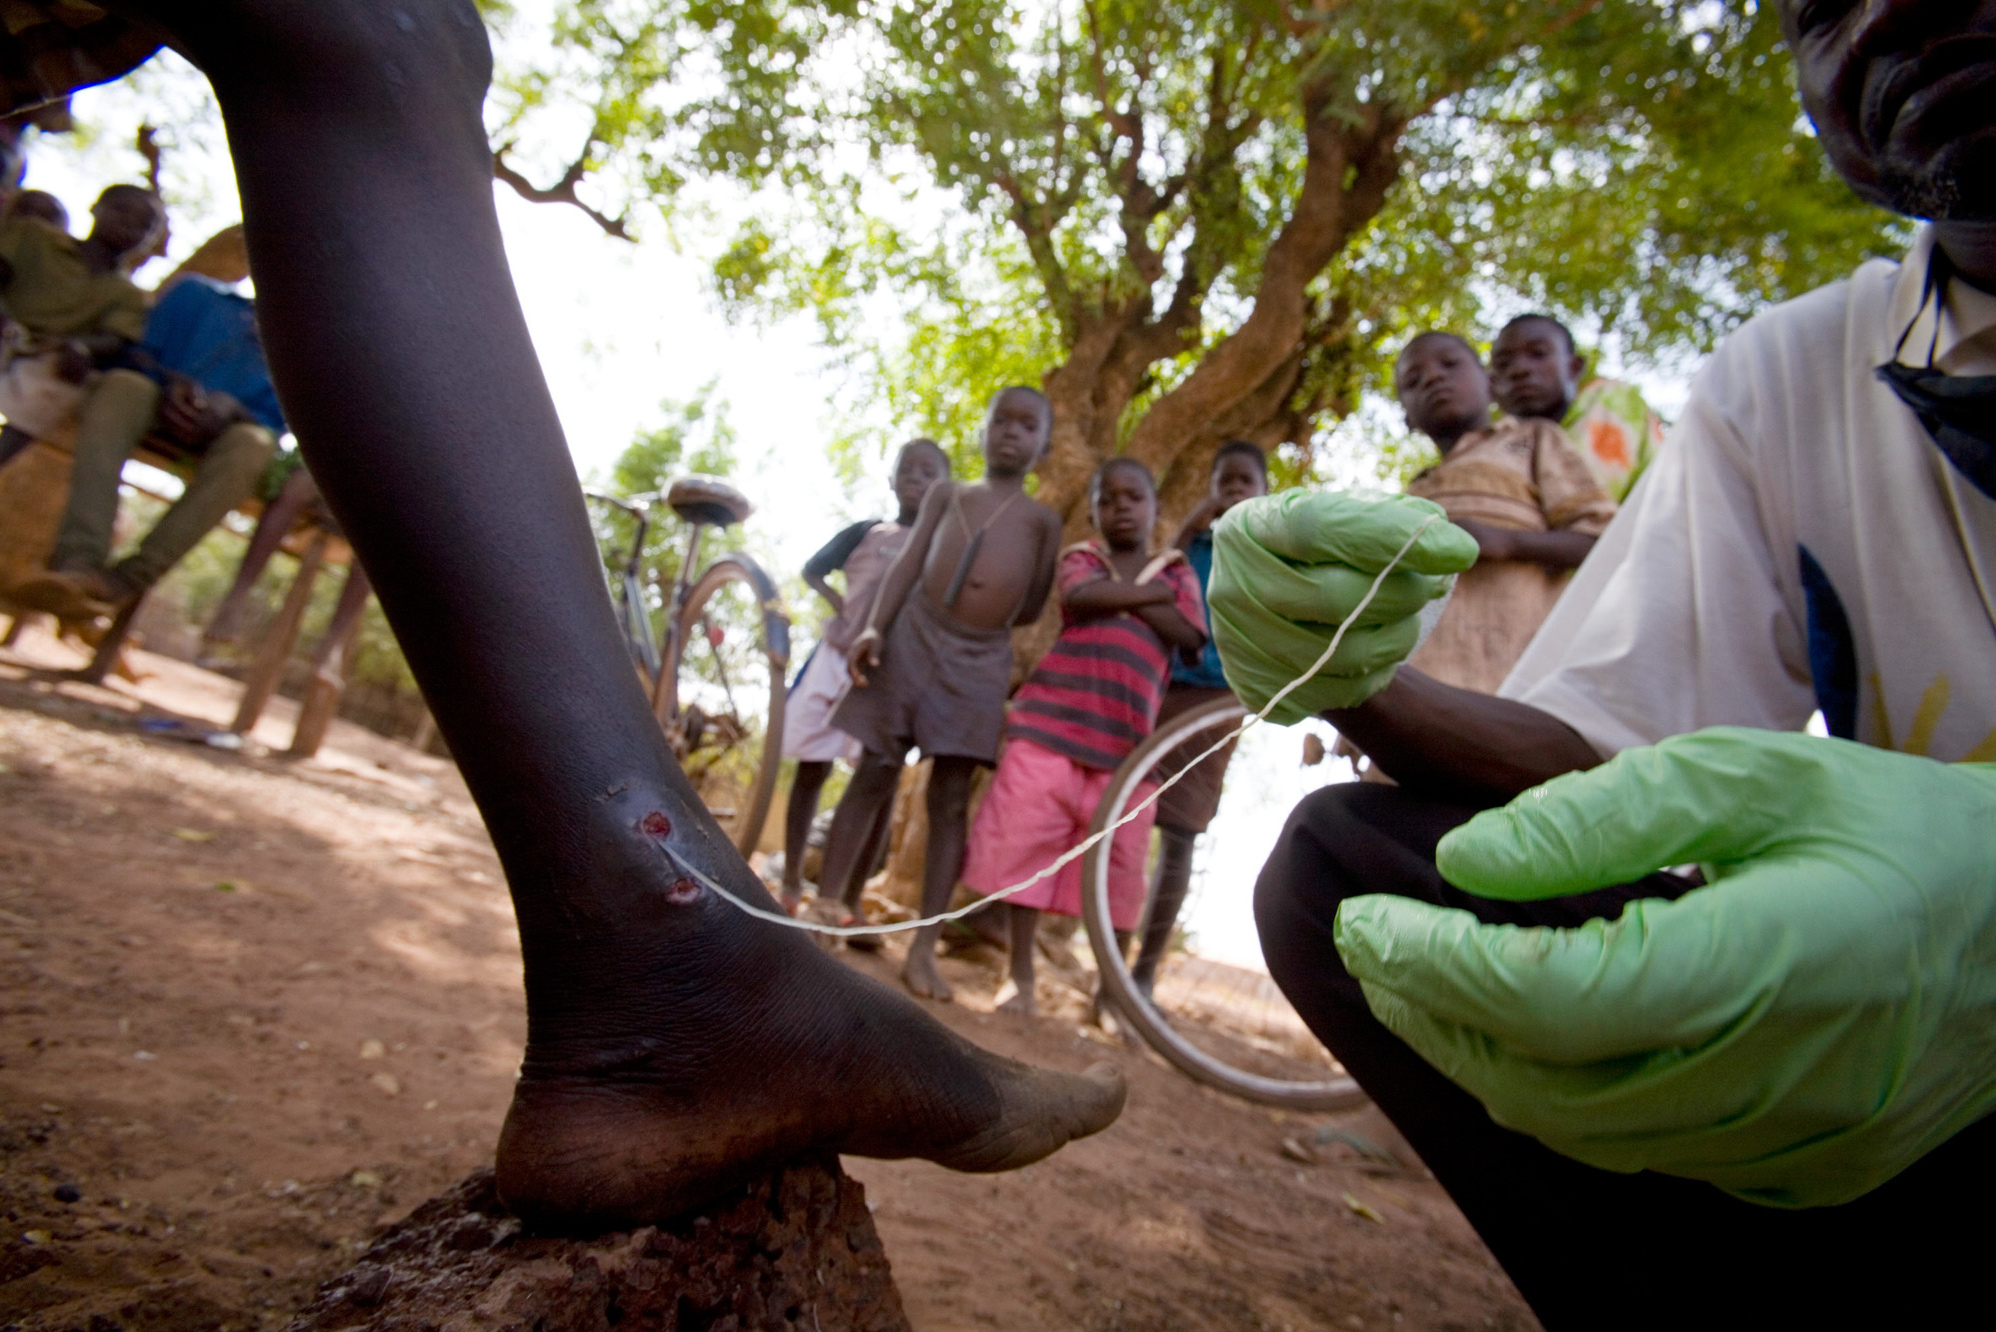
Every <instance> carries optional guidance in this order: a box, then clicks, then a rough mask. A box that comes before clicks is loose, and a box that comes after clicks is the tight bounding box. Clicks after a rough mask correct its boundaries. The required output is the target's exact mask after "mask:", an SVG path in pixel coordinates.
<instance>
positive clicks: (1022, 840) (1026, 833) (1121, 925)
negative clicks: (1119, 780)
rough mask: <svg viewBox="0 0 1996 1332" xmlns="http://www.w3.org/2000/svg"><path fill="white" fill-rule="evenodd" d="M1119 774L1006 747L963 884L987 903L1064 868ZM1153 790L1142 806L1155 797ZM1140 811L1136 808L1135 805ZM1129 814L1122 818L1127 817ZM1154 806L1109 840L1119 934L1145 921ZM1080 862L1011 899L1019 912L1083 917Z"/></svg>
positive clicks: (1028, 744) (1018, 743)
mask: <svg viewBox="0 0 1996 1332" xmlns="http://www.w3.org/2000/svg"><path fill="white" fill-rule="evenodd" d="M1113 775H1114V774H1112V773H1107V772H1103V771H1101V770H1100V769H1097V768H1087V767H1083V766H1082V765H1081V764H1079V763H1076V762H1075V761H1074V760H1073V759H1070V758H1068V757H1066V756H1065V755H1062V754H1056V753H1054V752H1053V751H1052V750H1051V749H1047V748H1044V747H1043V746H1040V745H1036V744H1034V743H1033V742H1032V741H1030V740H1017V739H1014V740H1008V741H1006V742H1005V753H1004V755H1003V757H1001V758H1000V759H999V760H998V771H997V773H996V774H995V775H994V776H993V777H992V779H991V789H990V790H989V791H988V792H986V793H985V796H984V804H983V805H982V806H981V807H979V809H978V811H977V824H976V826H975V827H974V828H972V829H971V832H970V850H969V853H968V854H967V855H966V856H965V857H964V865H963V883H964V886H965V887H967V888H969V889H970V890H971V891H972V892H976V893H982V894H986V895H989V894H991V893H995V892H997V891H998V890H1000V889H1002V888H1009V887H1011V886H1012V885H1013V884H1016V883H1022V882H1024V881H1025V880H1027V879H1030V878H1032V877H1033V875H1035V874H1037V873H1038V872H1039V871H1041V870H1043V869H1045V868H1046V867H1047V866H1048V865H1051V864H1052V863H1053V862H1054V861H1056V860H1058V859H1059V858H1060V856H1061V854H1062V853H1063V852H1065V851H1067V850H1068V849H1069V848H1070V847H1073V846H1076V845H1078V844H1079V843H1080V842H1081V841H1082V840H1083V839H1084V838H1086V837H1087V836H1088V827H1089V825H1090V824H1091V823H1093V822H1094V820H1095V807H1096V806H1097V805H1099V804H1101V803H1102V794H1103V792H1105V791H1106V790H1108V788H1109V779H1110V777H1112V776H1113ZM1151 789H1152V784H1151V783H1148V782H1147V783H1145V784H1144V785H1143V786H1142V787H1140V788H1138V791H1137V795H1136V799H1137V800H1141V799H1143V798H1144V797H1145V796H1147V795H1149V794H1150V792H1151ZM1133 803H1134V802H1133ZM1128 812H1129V811H1128V810H1127V809H1125V810H1124V813H1128ZM1155 813H1156V806H1151V807H1150V808H1148V809H1146V810H1144V812H1143V813H1141V814H1139V815H1138V816H1137V817H1136V818H1134V819H1132V820H1131V821H1130V822H1128V823H1126V824H1124V825H1123V826H1122V827H1121V828H1120V829H1118V830H1117V832H1116V835H1115V836H1114V837H1113V838H1112V839H1110V849H1109V919H1110V921H1111V922H1112V923H1113V924H1114V925H1115V927H1116V928H1117V929H1118V930H1133V929H1135V928H1136V927H1137V925H1138V923H1139V922H1140V921H1141V920H1142V919H1143V914H1144V899H1145V897H1146V896H1147V894H1148V892H1149V885H1148V884H1147V882H1146V876H1145V873H1144V869H1145V861H1146V860H1147V859H1148V858H1149V853H1150V830H1151V822H1152V819H1153V817H1154V816H1155ZM1086 859H1087V858H1086V857H1085V856H1084V857H1077V858H1076V859H1075V860H1074V861H1073V862H1072V863H1070V864H1067V865H1064V866H1062V867H1061V869H1060V871H1059V872H1058V873H1056V874H1051V875H1048V876H1047V877H1046V878H1044V879H1042V880H1040V881H1039V882H1038V883H1036V884H1034V885H1033V886H1032V887H1030V888H1028V889H1026V890H1025V891H1024V892H1022V893H1018V894H1016V895H1015V896H1012V897H1009V898H1006V899H1005V900H1006V901H1008V902H1011V903H1012V904H1013V905H1015V906H1022V907H1034V908H1037V909H1038V910H1041V911H1052V912H1056V913H1058V914H1060V915H1063V916H1079V915H1080V914H1081V866H1082V865H1083V863H1084V862H1085V861H1086Z"/></svg>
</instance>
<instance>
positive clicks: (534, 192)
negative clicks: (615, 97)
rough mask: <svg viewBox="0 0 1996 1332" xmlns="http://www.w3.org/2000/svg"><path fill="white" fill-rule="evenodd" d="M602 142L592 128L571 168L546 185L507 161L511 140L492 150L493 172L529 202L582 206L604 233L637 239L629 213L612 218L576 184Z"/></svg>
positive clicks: (584, 173) (579, 182) (498, 178)
mask: <svg viewBox="0 0 1996 1332" xmlns="http://www.w3.org/2000/svg"><path fill="white" fill-rule="evenodd" d="M600 142H602V140H601V139H599V138H597V136H596V133H595V131H593V130H592V131H590V134H589V140H588V142H586V143H584V144H583V145H582V151H581V153H579V154H578V155H577V156H576V159H575V161H574V162H572V163H570V164H569V168H568V170H566V171H564V172H562V175H561V179H560V180H558V181H556V182H555V183H554V184H553V185H550V186H547V187H546V188H543V187H541V186H538V185H536V184H534V183H533V182H532V181H530V180H528V179H527V178H526V177H525V176H523V175H521V174H520V173H519V172H518V171H516V170H515V169H514V168H513V166H512V164H511V163H509V162H508V161H507V160H506V154H507V153H509V152H511V151H513V147H514V145H512V144H510V143H508V144H505V145H503V146H501V147H499V148H497V149H494V150H493V153H492V175H493V177H494V179H497V180H500V181H503V182H504V183H505V184H507V185H510V186H512V187H513V193H515V194H517V195H519V196H520V197H521V198H522V199H525V200H526V201H527V202H528V203H560V204H567V205H569V206H570V207H572V208H579V209H581V210H582V212H583V213H584V214H585V215H587V217H588V218H589V220H590V221H591V222H594V223H595V224H596V225H597V226H599V227H601V228H603V234H604V235H606V236H613V237H615V238H616V239H618V240H621V241H633V242H635V238H634V237H633V236H632V235H631V232H630V228H629V226H628V223H629V221H630V218H629V216H628V215H626V216H624V217H611V216H609V215H608V214H606V213H603V212H600V211H598V210H597V209H595V208H592V207H590V206H589V205H588V204H586V203H584V202H583V201H582V199H581V198H580V197H579V196H578V195H577V194H576V192H575V187H576V186H577V185H580V184H581V183H582V179H583V177H584V176H587V175H588V174H589V154H590V153H591V152H593V151H595V148H596V145H597V144H598V143H600Z"/></svg>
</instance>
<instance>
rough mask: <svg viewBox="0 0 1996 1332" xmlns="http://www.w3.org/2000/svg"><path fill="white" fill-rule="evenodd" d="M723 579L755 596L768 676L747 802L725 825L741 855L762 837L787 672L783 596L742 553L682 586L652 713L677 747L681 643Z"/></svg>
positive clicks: (772, 790) (779, 748) (777, 760)
mask: <svg viewBox="0 0 1996 1332" xmlns="http://www.w3.org/2000/svg"><path fill="white" fill-rule="evenodd" d="M729 583H740V584H742V585H743V586H745V587H746V588H747V589H748V590H749V592H750V593H751V594H752V595H753V596H754V597H755V600H756V605H757V606H758V608H759V609H760V617H759V621H758V627H759V647H760V654H759V655H760V657H761V659H762V662H763V663H764V665H765V666H766V667H767V670H768V676H769V678H768V685H767V693H768V698H769V713H768V721H767V722H766V723H765V724H764V726H763V735H762V741H761V743H760V745H759V746H758V749H759V751H760V752H758V753H757V754H756V756H755V757H756V772H755V776H754V778H753V780H752V781H751V782H750V783H749V785H748V790H747V792H746V795H747V805H746V808H743V809H740V810H738V811H737V812H736V814H735V817H734V818H733V819H731V820H728V821H727V824H726V826H727V832H728V836H729V839H730V840H731V841H733V842H734V844H735V849H736V850H737V851H740V852H741V853H742V854H743V855H744V856H746V855H748V854H749V853H751V852H752V851H754V850H755V847H756V843H757V842H758V841H760V840H761V838H762V829H763V825H764V824H765V823H767V822H768V820H769V808H770V805H771V803H772V801H773V800H774V798H775V794H776V778H777V771H778V769H779V768H780V767H781V766H782V762H783V704H784V699H785V698H786V696H787V694H788V690H789V685H788V675H789V670H790V618H789V617H788V616H787V615H785V614H784V613H783V598H782V596H781V594H780V593H778V591H777V588H776V582H775V580H774V579H772V578H771V577H770V576H769V575H768V574H767V573H765V572H764V571H763V568H762V566H761V565H759V564H757V563H756V562H755V561H754V560H753V559H751V558H749V557H748V556H747V555H743V554H740V553H735V554H729V555H723V556H721V557H720V558H719V559H717V560H715V561H714V562H713V563H712V564H710V565H708V566H707V567H706V568H705V569H703V570H701V571H700V576H699V577H698V578H696V579H694V580H693V584H692V586H691V587H689V588H688V589H687V592H686V600H685V601H684V602H683V603H682V604H681V605H680V607H679V609H678V612H677V615H676V617H675V620H674V623H673V626H672V629H671V631H670V632H669V633H668V634H667V637H666V656H665V660H664V662H663V664H662V666H661V669H660V671H659V675H658V687H657V688H656V689H655V690H654V691H653V693H652V711H653V713H654V714H655V715H656V716H657V717H658V720H659V724H660V725H661V726H663V727H664V728H665V731H666V735H667V736H668V737H670V738H672V739H673V744H674V748H675V750H677V749H678V748H679V745H680V740H679V738H678V732H679V715H680V706H679V705H680V696H679V695H680V690H679V672H680V668H681V666H682V665H683V664H684V662H685V656H686V645H687V644H688V643H690V642H692V641H693V635H695V634H697V633H701V632H702V629H701V621H702V619H703V618H704V617H705V614H706V609H707V603H708V602H710V601H712V600H713V598H714V594H715V593H717V592H719V591H720V590H721V589H722V588H723V587H725V586H727V585H728V584H729ZM679 757H680V758H681V759H682V761H683V760H684V759H685V757H686V755H684V754H680V755H679Z"/></svg>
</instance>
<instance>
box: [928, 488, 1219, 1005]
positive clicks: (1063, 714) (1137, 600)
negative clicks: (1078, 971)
mask: <svg viewBox="0 0 1996 1332" xmlns="http://www.w3.org/2000/svg"><path fill="white" fill-rule="evenodd" d="M1088 501H1089V508H1090V509H1091V510H1092V516H1093V517H1094V519H1095V530H1096V531H1097V532H1099V533H1100V534H1101V535H1100V536H1099V537H1098V538H1096V539H1095V540H1091V541H1084V542H1081V543H1080V544H1078V545H1074V546H1070V547H1068V548H1067V550H1066V551H1064V552H1062V554H1061V559H1060V574H1059V577H1060V620H1061V626H1060V637H1059V638H1056V639H1055V640H1054V644H1053V646H1052V647H1051V648H1049V649H1047V654H1046V655H1045V656H1044V657H1041V658H1040V661H1039V665H1038V666H1036V667H1034V668H1033V673H1032V674H1031V675H1030V676H1028V677H1026V683H1025V684H1023V685H1021V686H1020V688H1019V692H1018V694H1017V695H1016V696H1014V698H1013V700H1012V715H1011V718H1010V720H1009V722H1008V723H1007V726H1006V739H1005V754H1004V757H1003V758H1001V759H1000V760H999V762H998V772H997V774H996V775H995V776H994V777H992V779H991V790H990V791H989V792H988V793H986V795H985V797H984V803H983V805H981V806H980V807H979V808H978V811H977V826H976V828H975V829H974V830H973V831H972V832H971V835H970V854H969V856H968V858H967V859H966V860H965V862H964V867H963V883H964V886H965V887H966V888H969V889H971V890H972V891H973V892H977V893H984V894H989V893H995V892H998V891H1000V890H1002V889H1005V888H1009V887H1011V886H1012V885H1013V884H1016V883H1022V882H1024V881H1025V880H1027V879H1030V878H1031V877H1032V876H1033V875H1035V874H1038V873H1039V872H1040V871H1042V870H1044V869H1046V868H1047V867H1048V866H1049V865H1051V864H1053V862H1054V861H1055V860H1057V859H1059V858H1060V856H1061V855H1062V854H1063V853H1064V852H1066V851H1067V850H1068V849H1069V848H1070V847H1073V846H1075V845H1077V844H1078V843H1080V842H1081V841H1082V840H1083V839H1084V838H1086V837H1087V836H1088V828H1089V824H1090V823H1091V822H1092V821H1093V820H1094V818H1095V807H1096V806H1097V805H1099V804H1101V803H1102V795H1103V792H1104V791H1105V790H1106V789H1107V787H1108V785H1109V779H1110V778H1111V777H1112V776H1114V775H1115V772H1116V768H1117V766H1118V765H1119V764H1121V763H1122V761H1123V760H1124V759H1125V758H1127V757H1128V756H1129V753H1130V751H1131V750H1132V749H1135V748H1136V747H1137V745H1138V744H1140V743H1142V741H1143V738H1144V737H1145V736H1147V735H1149V734H1150V731H1151V727H1152V726H1153V725H1154V724H1155V723H1156V721H1157V709H1158V705H1159V703H1161V702H1162V701H1163V699H1164V690H1165V685H1166V683H1167V682H1168V681H1169V680H1170V678H1171V659H1172V657H1174V656H1176V655H1178V654H1180V653H1191V654H1193V655H1194V656H1197V654H1198V653H1199V651H1200V649H1201V648H1203V647H1205V646H1206V601H1205V598H1204V596H1202V595H1201V593H1200V591H1199V576H1198V575H1197V574H1196V573H1194V572H1193V571H1192V567H1191V566H1190V565H1189V564H1187V563H1186V561H1185V556H1184V555H1183V554H1182V553H1181V552H1179V551H1176V550H1167V551H1165V552H1164V553H1163V554H1162V555H1157V556H1153V555H1152V554H1151V550H1150V541H1151V533H1152V532H1153V530H1154V529H1155V528H1156V526H1157V489H1156V487H1155V485H1154V484H1153V483H1152V481H1151V476H1150V472H1149V471H1148V470H1147V469H1146V468H1145V467H1144V465H1143V464H1142V463H1140V462H1138V461H1137V460H1136V459H1135V458H1111V459H1109V461H1107V462H1105V463H1103V464H1102V466H1101V467H1100V468H1098V469H1097V470H1096V472H1095V476H1094V479H1093V480H1092V481H1091V482H1090V483H1089V487H1088ZM1149 790H1150V788H1149V787H1145V788H1144V791H1145V793H1146V794H1148V793H1149ZM1155 809H1156V807H1155V806H1152V807H1151V808H1149V809H1146V810H1144V811H1143V812H1142V813H1141V814H1139V815H1138V816H1137V817H1136V818H1134V819H1132V820H1131V821H1130V822H1128V823H1126V824H1124V825H1123V826H1122V828H1120V829H1119V830H1117V832H1116V835H1115V836H1114V837H1113V838H1112V839H1111V840H1110V850H1109V878H1110V884H1109V898H1110V906H1111V911H1110V916H1111V920H1112V921H1113V923H1114V925H1115V928H1116V930H1117V932H1118V933H1119V934H1124V935H1127V933H1128V932H1129V931H1131V930H1134V929H1135V928H1136V927H1137V920H1138V918H1139V917H1140V916H1142V915H1143V910H1144V859H1145V855H1146V853H1147V852H1148V851H1149V850H1150V828H1151V819H1152V817H1153V814H1154V811H1155ZM1008 902H1009V905H1010V907H1011V920H1012V983H1013V985H1014V986H1015V987H1017V988H1016V993H1014V994H1012V995H1011V996H1009V997H1007V998H1003V999H1001V1000H1000V1001H999V1005H998V1006H999V1007H1000V1008H1001V1009H1003V1010H1004V1011H1005V1012H1008V1013H1021V1014H1025V1015H1028V1016H1030V1015H1032V1014H1033V1013H1034V1012H1035V1011H1036V1009H1035V1005H1034V1002H1033V938H1034V935H1035V934H1037V933H1038V931H1039V923H1040V912H1042V911H1054V912H1058V913H1059V914H1061V915H1063V916H1079V915H1080V914H1081V862H1080V861H1079V860H1076V861H1072V862H1070V863H1069V864H1067V865H1064V866H1062V867H1061V869H1060V871H1059V872H1058V873H1056V874H1051V875H1049V876H1047V877H1046V878H1044V879H1042V880H1040V881H1039V882H1038V883H1036V884H1034V885H1033V886H1032V887H1030V888H1028V889H1026V890H1025V891H1024V892H1022V893H1019V894H1018V895H1017V896H1015V897H1012V898H1010V899H1008Z"/></svg>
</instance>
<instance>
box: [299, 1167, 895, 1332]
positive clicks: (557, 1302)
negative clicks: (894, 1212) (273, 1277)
mask: <svg viewBox="0 0 1996 1332" xmlns="http://www.w3.org/2000/svg"><path fill="white" fill-rule="evenodd" d="M626 1325H628V1326H631V1327H641V1328H647V1329H656V1330H657V1332H737V1329H740V1330H742V1332H746V1330H747V1329H750V1328H754V1329H771V1332H774V1330H775V1329H781V1328H799V1329H810V1332H906V1329H907V1327H908V1320H907V1318H906V1316H905V1315H904V1314H903V1313H902V1311H901V1297H900V1296H899V1295H898V1294H897V1293H896V1292H895V1289H894V1281H893V1278H892V1277H891V1276H890V1275H889V1274H888V1270H887V1253H886V1251H885V1250H884V1249H883V1248H882V1247H881V1244H880V1236H879V1235H878V1234H876V1233H875V1232H874V1229H873V1217H872V1215H871V1214H870V1213H869V1212H868V1211H867V1209H866V1193H865V1191H864V1190H863V1189H861V1188H860V1186H859V1185H858V1184H857V1183H855V1182H854V1181H853V1180H852V1179H850V1178H848V1177H847V1176H846V1175H845V1173H844V1172H843V1171H841V1170H840V1169H839V1166H838V1161H837V1160H836V1159H828V1160H825V1161H822V1162H817V1163H810V1164H805V1165H796V1166H791V1167H789V1168H787V1169H783V1170H779V1171H776V1172H775V1173H774V1174H771V1175H769V1176H767V1177H765V1178H764V1179H761V1180H759V1181H757V1182H756V1183H754V1184H751V1185H749V1186H748V1187H747V1188H745V1189H743V1190H741V1191H740V1192H739V1193H737V1194H735V1195H734V1196H733V1197H731V1198H729V1199H727V1200H725V1201H724V1202H722V1203H721V1204H720V1205H719V1206H717V1207H713V1208H710V1209H708V1210H707V1211H706V1212H704V1213H703V1214H701V1215H699V1216H697V1217H691V1218H688V1219H686V1220H684V1221H682V1222H679V1223H678V1224H675V1225H672V1226H668V1227H658V1226H647V1227H645V1228H644V1229H642V1230H633V1231H626V1232H623V1233H620V1234H614V1235H605V1236H601V1237H599V1238H596V1239H589V1240H574V1239H555V1238H541V1237H535V1236H531V1235H526V1234H523V1233H522V1232H521V1229H520V1223H519V1221H518V1220H517V1219H516V1218H515V1217H513V1216H512V1215H511V1214H510V1213H509V1212H507V1210H506V1208H505V1205H504V1204H502V1203H501V1202H500V1201H499V1194H498V1191H497V1190H496V1189H495V1188H494V1187H493V1182H492V1172H491V1171H490V1170H477V1171H474V1172H473V1173H472V1175H471V1176H470V1178H468V1179H466V1180H465V1181H464V1182H463V1183H462V1184H460V1185H458V1186H457V1188H455V1189H453V1190H451V1191H450V1192H449V1193H447V1194H445V1195H444V1196H442V1197H440V1198H433V1199H431V1200H430V1201H429V1202H426V1203H424V1204H423V1205H422V1206H421V1207H418V1208H417V1209H416V1210H415V1212H414V1213H412V1214H411V1215H410V1217H409V1218H408V1220H406V1221H403V1222H402V1223H401V1224H400V1225H397V1226H394V1227H392V1228H391V1229H390V1230H389V1231H388V1232H387V1233H386V1234H384V1235H383V1236H382V1237H381V1238H380V1239H378V1240H376V1241H375V1242H374V1243H373V1244H372V1245H371V1246H369V1248H368V1249H367V1251H366V1252H365V1253H363V1254H362V1255H361V1258H360V1261H359V1262H358V1263H356V1264H355V1265H354V1266H353V1267H352V1268H351V1269H350V1270H348V1271H346V1272H344V1273H342V1274H341V1275H339V1276H337V1277H335V1278H333V1279H332V1280H331V1281H328V1282H327V1283H326V1284H325V1285H324V1286H321V1287H320V1288H319V1294H318V1297H317V1299H315V1300H314V1301H313V1303H312V1304H311V1306H310V1307H309V1308H308V1309H306V1311H305V1313H304V1314H303V1315H302V1316H300V1318H299V1319H298V1321H296V1322H294V1323H293V1324H292V1325H291V1328H290V1332H348V1330H349V1329H362V1328H365V1329H369V1330H370V1332H441V1330H442V1329H446V1328H447V1329H449V1330H450V1332H474V1329H476V1330H477V1332H486V1329H490V1330H491V1332H609V1329H611V1328H614V1327H622V1326H626Z"/></svg>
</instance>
